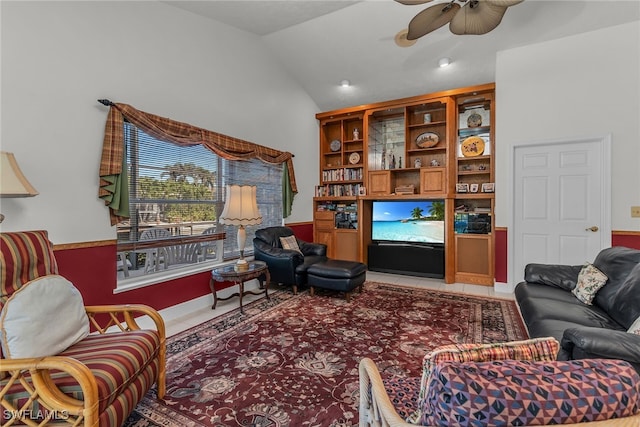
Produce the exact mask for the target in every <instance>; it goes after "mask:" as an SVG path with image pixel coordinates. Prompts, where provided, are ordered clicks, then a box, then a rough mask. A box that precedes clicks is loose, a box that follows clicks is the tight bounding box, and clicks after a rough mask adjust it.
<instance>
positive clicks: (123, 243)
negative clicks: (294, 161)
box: [117, 122, 283, 281]
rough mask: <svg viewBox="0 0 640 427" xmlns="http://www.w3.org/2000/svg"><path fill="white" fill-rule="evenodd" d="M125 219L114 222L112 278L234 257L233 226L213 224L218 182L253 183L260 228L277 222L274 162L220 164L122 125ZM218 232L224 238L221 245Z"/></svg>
mask: <svg viewBox="0 0 640 427" xmlns="http://www.w3.org/2000/svg"><path fill="white" fill-rule="evenodd" d="M124 140H125V147H126V159H127V172H128V175H129V176H128V178H129V201H130V215H131V216H130V218H129V219H128V220H127V221H123V222H121V223H119V224H118V225H117V233H118V261H117V269H118V279H119V281H122V279H132V278H139V277H141V276H149V275H160V274H162V273H163V272H165V273H166V272H175V270H177V269H185V268H188V269H192V268H193V267H194V265H195V264H200V263H205V262H206V263H208V264H216V263H220V262H222V261H224V260H227V259H231V258H234V257H236V256H238V250H237V242H236V231H237V229H236V227H233V226H224V225H222V224H218V215H219V214H220V213H222V209H223V207H224V197H225V187H226V185H232V184H239V185H247V184H249V185H256V186H257V201H258V207H259V209H260V213H261V214H262V224H260V225H256V226H250V227H247V228H246V231H247V244H246V250H245V255H247V254H251V253H252V251H253V245H252V244H251V241H252V239H253V236H254V233H255V230H256V229H258V228H263V227H269V226H275V225H281V224H282V190H281V189H282V183H281V181H282V173H283V171H282V165H272V164H268V163H264V162H262V161H260V160H248V161H232V160H225V159H223V158H221V157H219V156H217V155H216V154H214V153H213V152H211V151H209V150H208V149H207V148H205V147H203V146H202V145H193V146H178V145H175V144H172V143H170V142H166V141H160V140H158V139H155V138H153V137H151V136H149V135H148V134H146V133H145V132H143V131H142V130H140V129H138V128H136V127H135V126H134V125H132V124H131V123H127V122H125V125H124ZM221 233H226V237H225V238H224V240H221Z"/></svg>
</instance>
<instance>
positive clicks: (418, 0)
mask: <svg viewBox="0 0 640 427" xmlns="http://www.w3.org/2000/svg"><path fill="white" fill-rule="evenodd" d="M396 1H397V2H398V3H400V4H405V5H407V6H414V5H416V4H425V3H429V2H430V1H433V0H396Z"/></svg>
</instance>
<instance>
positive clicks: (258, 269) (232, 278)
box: [209, 261, 271, 313]
mask: <svg viewBox="0 0 640 427" xmlns="http://www.w3.org/2000/svg"><path fill="white" fill-rule="evenodd" d="M248 264H249V266H248V268H247V269H246V270H236V269H235V264H229V265H225V266H223V267H219V268H214V269H213V270H212V271H211V280H210V281H209V287H210V288H211V293H212V294H213V306H211V309H212V310H213V309H215V308H216V304H217V303H218V300H220V301H226V300H228V299H230V298H233V297H238V296H239V297H240V313H244V311H243V309H242V297H243V296H245V295H247V294H251V295H262V294H263V293H264V295H265V296H266V297H267V299H270V298H269V282H270V281H271V275H270V274H269V269H268V268H267V263H266V262H264V261H249V263H248ZM252 279H258V280H259V281H260V289H264V291H257V292H256V291H245V290H244V282H247V281H249V280H252ZM218 282H233V283H235V284H236V285H238V287H239V289H238V290H239V292H236V293H234V294H232V295H230V296H228V297H226V298H220V297H218V295H217V290H216V286H215V285H216V283H218ZM265 282H266V285H265Z"/></svg>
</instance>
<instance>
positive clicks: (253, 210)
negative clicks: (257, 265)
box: [218, 185, 262, 271]
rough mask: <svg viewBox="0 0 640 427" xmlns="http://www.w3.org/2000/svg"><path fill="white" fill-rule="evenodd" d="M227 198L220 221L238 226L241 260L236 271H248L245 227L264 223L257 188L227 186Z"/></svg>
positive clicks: (252, 186) (251, 186)
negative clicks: (257, 197)
mask: <svg viewBox="0 0 640 427" xmlns="http://www.w3.org/2000/svg"><path fill="white" fill-rule="evenodd" d="M226 194H227V197H226V200H225V203H224V209H223V210H222V214H221V215H220V218H218V221H219V222H220V224H223V225H236V226H238V237H237V240H238V250H239V251H240V259H239V260H238V261H237V262H236V266H235V268H236V270H239V271H242V270H247V269H248V268H249V265H248V264H247V261H246V260H245V259H244V246H245V243H246V240H247V232H246V231H245V229H244V227H245V226H247V225H257V224H260V223H262V215H260V211H259V210H258V202H257V201H256V186H254V185H242V186H241V185H227V193H226Z"/></svg>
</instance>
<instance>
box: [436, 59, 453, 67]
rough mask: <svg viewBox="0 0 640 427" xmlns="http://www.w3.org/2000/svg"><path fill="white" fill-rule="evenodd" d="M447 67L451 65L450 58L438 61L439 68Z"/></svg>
mask: <svg viewBox="0 0 640 427" xmlns="http://www.w3.org/2000/svg"><path fill="white" fill-rule="evenodd" d="M449 65H451V58H440V60H439V61H438V67H440V68H444V67H448V66H449Z"/></svg>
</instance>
